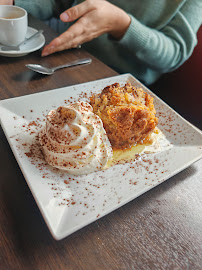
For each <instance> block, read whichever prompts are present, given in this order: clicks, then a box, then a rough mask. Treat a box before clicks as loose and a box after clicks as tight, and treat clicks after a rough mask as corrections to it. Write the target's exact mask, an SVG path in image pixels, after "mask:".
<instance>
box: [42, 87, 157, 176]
mask: <svg viewBox="0 0 202 270" xmlns="http://www.w3.org/2000/svg"><path fill="white" fill-rule="evenodd" d="M90 103H91V105H92V106H91V105H90V104H89V103H87V102H84V101H80V102H76V103H74V104H71V105H69V106H61V107H59V108H58V109H57V110H51V111H50V112H49V114H48V115H47V119H46V125H45V127H44V128H43V129H42V131H41V132H40V134H39V142H40V144H41V146H42V150H43V153H44V156H45V159H46V161H47V162H48V163H49V164H50V165H51V166H53V167H56V168H58V169H62V170H65V171H67V172H68V173H70V174H73V175H81V174H88V173H91V172H95V171H99V170H103V169H106V168H108V167H110V166H113V165H115V164H118V163H126V162H131V161H132V160H134V158H135V155H136V154H139V153H143V152H145V150H146V151H147V152H148V151H150V152H156V149H159V145H158V144H156V141H157V140H158V138H159V137H161V136H160V135H162V134H160V131H159V130H157V129H155V128H156V125H157V122H158V119H157V117H156V116H155V113H156V111H155V108H154V104H153V98H152V97H151V96H150V95H149V94H147V93H146V92H144V91H143V90H142V88H136V87H135V86H132V85H131V84H129V83H127V84H125V86H123V87H121V86H120V85H119V84H118V83H115V84H112V85H109V86H107V87H105V88H104V89H103V90H102V92H101V93H100V94H97V95H92V96H91V97H90ZM152 142H155V145H154V146H155V147H153V145H152ZM148 145H149V147H150V146H151V145H152V147H150V149H148ZM112 148H113V150H112Z"/></svg>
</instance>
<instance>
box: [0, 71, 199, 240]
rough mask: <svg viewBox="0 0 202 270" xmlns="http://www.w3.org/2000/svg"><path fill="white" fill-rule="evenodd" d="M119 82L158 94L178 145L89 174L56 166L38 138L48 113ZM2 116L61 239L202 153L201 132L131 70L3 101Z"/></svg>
mask: <svg viewBox="0 0 202 270" xmlns="http://www.w3.org/2000/svg"><path fill="white" fill-rule="evenodd" d="M115 82H119V83H120V84H121V85H124V84H125V83H126V82H130V83H132V84H133V85H135V86H138V87H139V86H141V87H142V88H143V89H144V90H145V91H146V92H149V94H150V95H152V96H153V97H154V103H155V108H156V111H157V117H159V124H158V127H159V128H160V130H161V131H162V132H163V133H164V134H165V136H166V138H167V139H168V140H169V142H170V143H171V144H172V145H173V147H170V148H169V149H167V150H164V151H161V152H159V153H155V154H147V155H146V154H145V155H144V156H143V157H142V158H140V159H137V160H136V161H134V162H132V163H126V164H120V165H115V166H113V167H110V168H109V169H107V170H106V171H100V172H96V173H92V174H89V175H83V176H71V175H69V174H67V173H65V172H62V171H59V170H57V169H52V168H51V167H50V166H49V165H47V164H46V163H45V161H44V160H43V158H42V157H41V155H40V152H37V151H38V150H39V146H38V144H37V143H35V142H36V137H37V133H38V131H39V130H40V128H41V126H42V125H44V120H45V115H46V114H47V113H48V112H49V111H50V110H51V109H53V108H57V107H59V106H61V105H64V104H67V103H68V102H69V101H71V102H75V101H77V100H85V101H88V98H89V96H90V95H91V94H92V93H100V92H101V90H102V89H103V88H104V87H105V86H107V85H109V84H112V83H115ZM0 120H1V125H2V128H3V130H4V132H5V135H6V137H7V140H8V142H9V144H10V146H11V148H12V151H13V153H14V155H15V157H16V160H17V162H18V164H19V166H20V168H21V170H22V173H23V175H24V177H25V179H26V181H27V184H28V186H29V188H30V190H31V192H32V194H33V196H34V198H35V200H36V203H37V204H38V207H39V209H40V211H41V213H42V215H43V217H44V219H45V221H46V223H47V225H48V227H49V229H50V231H51V233H52V235H53V237H54V238H55V239H57V240H59V239H62V238H64V237H66V236H68V235H70V234H71V233H73V232H75V231H77V230H79V229H80V228H82V227H84V226H86V225H87V224H90V223H91V222H93V221H95V220H97V219H98V218H100V217H102V216H104V215H106V214H108V213H110V212H112V211H113V210H115V209H117V208H119V207H120V206H122V205H124V204H126V203H127V202H129V201H131V200H133V199H135V198H136V197H138V196H140V195H141V194H143V193H145V192H146V191H148V190H150V189H151V188H153V187H155V186H157V185H158V184H160V183H162V182H163V181H165V180H166V179H168V178H170V177H171V176H173V175H174V174H176V173H178V172H179V171H181V170H183V169H185V168H186V167H188V166H189V165H190V164H192V163H193V162H195V161H197V160H198V159H200V157H201V156H202V133H201V132H200V131H199V130H198V129H197V128H195V127H194V126H193V125H191V124H190V123H188V122H187V121H186V120H184V119H183V118H182V117H181V116H180V115H178V114H177V113H176V112H175V111H173V110H172V109H171V108H170V107H169V106H168V105H166V104H165V103H164V102H163V101H162V100H160V99H159V98H158V97H157V96H155V95H154V94H153V93H152V92H151V91H149V90H148V89H147V88H146V87H145V86H143V85H142V84H141V83H140V82H138V81H137V80H136V79H135V78H134V77H133V76H131V75H130V74H124V75H120V76H116V77H111V78H107V79H103V80H98V81H93V82H89V83H84V84H79V85H75V86H69V87H64V88H60V89H55V90H50V91H46V92H42V93H37V94H32V95H28V96H22V97H18V98H12V99H8V100H2V101H0ZM33 153H35V156H34V157H33Z"/></svg>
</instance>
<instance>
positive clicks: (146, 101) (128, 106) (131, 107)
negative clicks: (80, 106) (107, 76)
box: [90, 83, 158, 149]
mask: <svg viewBox="0 0 202 270" xmlns="http://www.w3.org/2000/svg"><path fill="white" fill-rule="evenodd" d="M90 103H91V105H92V107H93V111H94V113H95V114H97V115H98V116H99V117H100V118H101V119H102V122H103V125H104V128H105V130H106V132H107V136H108V138H109V140H110V142H111V144H112V147H113V148H117V149H124V148H130V147H131V146H132V145H134V144H137V143H143V142H144V141H146V139H148V138H149V136H150V134H151V133H152V132H153V131H154V129H155V127H156V125H157V122H158V119H157V117H156V116H155V113H156V111H155V108H154V104H153V98H152V97H151V96H150V95H149V94H147V93H146V92H144V91H143V90H142V88H136V87H135V86H132V85H131V84H129V83H127V84H125V86H124V87H120V85H119V84H118V83H115V84H112V85H109V86H107V87H105V88H104V89H103V90H102V92H101V94H98V95H93V96H92V97H91V101H90Z"/></svg>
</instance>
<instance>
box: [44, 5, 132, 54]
mask: <svg viewBox="0 0 202 270" xmlns="http://www.w3.org/2000/svg"><path fill="white" fill-rule="evenodd" d="M60 19H61V20H62V21H63V22H72V21H75V20H77V19H78V20H77V21H76V22H75V23H74V24H73V25H72V26H71V27H70V28H69V29H67V31H66V32H64V33H63V34H61V35H60V36H59V37H57V38H55V39H54V40H53V41H51V43H50V44H48V45H47V46H45V47H44V49H43V51H42V56H46V55H49V54H52V53H54V52H58V51H62V50H66V49H70V48H76V47H77V46H78V45H80V44H83V43H85V42H88V41H90V40H92V39H94V38H97V37H99V36H100V35H102V34H105V33H108V34H110V35H112V36H113V37H114V38H115V39H121V38H122V37H123V35H124V34H125V32H126V30H127V29H128V27H129V25H130V17H129V15H128V14H127V13H126V12H125V11H123V10H122V9H120V8H118V7H117V6H115V5H113V4H111V3H109V2H107V1H103V0H86V1H84V2H83V3H81V4H79V5H76V6H74V7H72V8H69V9H67V10H66V11H65V12H63V13H62V14H61V15H60Z"/></svg>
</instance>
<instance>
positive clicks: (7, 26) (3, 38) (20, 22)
mask: <svg viewBox="0 0 202 270" xmlns="http://www.w3.org/2000/svg"><path fill="white" fill-rule="evenodd" d="M27 26H28V19H27V11H26V10H24V9H23V8H20V7H17V6H11V5H0V43H1V44H3V45H8V46H9V45H10V46H16V45H18V44H20V43H21V42H23V41H24V40H25V36H26V33H27Z"/></svg>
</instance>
